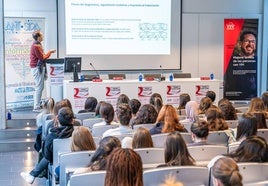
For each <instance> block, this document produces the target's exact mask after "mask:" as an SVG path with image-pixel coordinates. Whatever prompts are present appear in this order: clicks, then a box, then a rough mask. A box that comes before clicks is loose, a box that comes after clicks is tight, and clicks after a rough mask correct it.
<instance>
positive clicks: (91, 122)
mask: <svg viewBox="0 0 268 186" xmlns="http://www.w3.org/2000/svg"><path fill="white" fill-rule="evenodd" d="M102 121H103V118H88V119H84V120H83V126H85V127H88V128H90V129H92V127H93V125H94V124H96V123H100V122H102Z"/></svg>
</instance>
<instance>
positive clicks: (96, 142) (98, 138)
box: [93, 136, 101, 148]
mask: <svg viewBox="0 0 268 186" xmlns="http://www.w3.org/2000/svg"><path fill="white" fill-rule="evenodd" d="M93 140H94V142H95V145H96V148H98V146H99V143H100V141H101V137H98V136H93Z"/></svg>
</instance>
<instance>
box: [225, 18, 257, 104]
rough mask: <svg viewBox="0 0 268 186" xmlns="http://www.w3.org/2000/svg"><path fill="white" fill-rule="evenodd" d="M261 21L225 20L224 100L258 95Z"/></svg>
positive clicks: (248, 98)
mask: <svg viewBox="0 0 268 186" xmlns="http://www.w3.org/2000/svg"><path fill="white" fill-rule="evenodd" d="M257 34H258V19H225V20H224V97H225V98H228V99H230V100H250V99H251V98H253V97H256V96H257V63H258V60H257V54H258V52H257V40H258V36H257Z"/></svg>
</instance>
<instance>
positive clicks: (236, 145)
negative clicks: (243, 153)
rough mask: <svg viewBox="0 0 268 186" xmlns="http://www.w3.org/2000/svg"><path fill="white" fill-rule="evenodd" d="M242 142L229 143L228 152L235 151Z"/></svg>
mask: <svg viewBox="0 0 268 186" xmlns="http://www.w3.org/2000/svg"><path fill="white" fill-rule="evenodd" d="M239 145H240V143H231V144H229V145H228V153H230V152H233V151H235V150H236V149H237V148H238V147H239Z"/></svg>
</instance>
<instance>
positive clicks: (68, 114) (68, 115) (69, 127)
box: [21, 107, 74, 184]
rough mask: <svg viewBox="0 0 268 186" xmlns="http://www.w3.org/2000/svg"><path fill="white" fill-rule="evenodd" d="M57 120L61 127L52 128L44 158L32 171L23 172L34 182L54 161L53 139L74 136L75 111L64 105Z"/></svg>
mask: <svg viewBox="0 0 268 186" xmlns="http://www.w3.org/2000/svg"><path fill="white" fill-rule="evenodd" d="M57 120H58V121H59V123H60V126H59V127H54V128H52V129H51V130H50V133H49V134H48V135H47V137H46V139H45V142H44V145H43V151H42V152H43V158H42V159H41V161H40V162H39V163H38V164H37V165H36V167H35V168H34V169H33V170H32V171H31V172H21V176H22V177H23V179H24V180H25V181H26V182H28V183H30V184H32V183H33V182H34V180H35V178H36V177H38V175H39V174H40V173H41V172H42V171H43V170H44V169H46V168H47V167H48V164H49V163H53V140H54V139H63V138H69V137H71V136H72V133H73V130H74V127H73V122H74V113H73V111H72V109H70V108H69V107H63V108H61V109H60V110H59V113H58V115H57Z"/></svg>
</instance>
